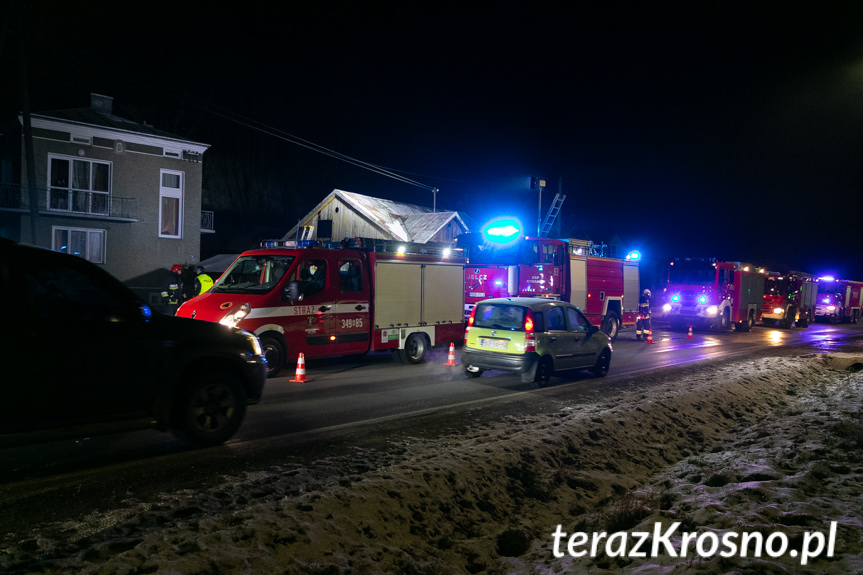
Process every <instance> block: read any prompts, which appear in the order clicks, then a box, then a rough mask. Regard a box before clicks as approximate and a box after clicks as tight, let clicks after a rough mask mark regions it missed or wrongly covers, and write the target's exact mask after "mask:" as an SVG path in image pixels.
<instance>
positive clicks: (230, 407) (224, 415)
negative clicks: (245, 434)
mask: <svg viewBox="0 0 863 575" xmlns="http://www.w3.org/2000/svg"><path fill="white" fill-rule="evenodd" d="M173 413H174V417H173V425H172V431H173V432H174V435H176V436H177V438H178V439H180V440H181V441H183V442H185V443H188V444H190V445H194V446H197V447H209V446H212V445H219V444H220V443H224V442H225V441H227V440H228V439H230V438H231V437H232V436H233V435H234V433H236V431H237V429H239V427H240V424H241V423H242V422H243V418H244V417H245V416H246V396H245V393H243V388H242V386H241V385H239V384H238V383H237V382H236V381H235V380H234V378H233V377H231V376H230V375H229V374H209V375H204V376H202V377H201V378H200V379H199V380H198V381H196V382H195V383H194V384H192V385H191V386H189V387H188V388H187V389H185V390H184V391H182V392H181V393H180V394H179V395H178V396H177V399H176V401H175V403H174V409H173Z"/></svg>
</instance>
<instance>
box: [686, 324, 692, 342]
mask: <svg viewBox="0 0 863 575" xmlns="http://www.w3.org/2000/svg"><path fill="white" fill-rule="evenodd" d="M686 337H688V338H689V339H692V326H689V335H687V336H686Z"/></svg>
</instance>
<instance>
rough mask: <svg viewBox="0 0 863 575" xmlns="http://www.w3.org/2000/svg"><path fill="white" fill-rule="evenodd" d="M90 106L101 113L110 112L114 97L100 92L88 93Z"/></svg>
mask: <svg viewBox="0 0 863 575" xmlns="http://www.w3.org/2000/svg"><path fill="white" fill-rule="evenodd" d="M90 107H91V108H92V109H93V110H95V111H97V112H101V113H103V114H109V115H110V114H111V113H112V112H113V108H114V98H112V97H111V96H103V95H101V94H92V93H91V94H90Z"/></svg>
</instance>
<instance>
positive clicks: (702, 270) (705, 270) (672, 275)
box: [662, 258, 764, 331]
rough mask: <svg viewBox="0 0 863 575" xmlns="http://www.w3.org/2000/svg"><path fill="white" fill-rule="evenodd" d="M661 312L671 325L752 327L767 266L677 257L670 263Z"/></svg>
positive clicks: (761, 294) (759, 315)
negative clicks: (761, 267)
mask: <svg viewBox="0 0 863 575" xmlns="http://www.w3.org/2000/svg"><path fill="white" fill-rule="evenodd" d="M664 299H665V303H664V304H663V306H662V315H663V316H664V317H665V318H666V319H667V320H669V321H670V322H671V327H672V329H686V328H687V327H689V326H695V325H698V326H706V327H711V328H716V329H719V330H727V329H730V327H731V326H732V325H733V326H734V327H735V328H736V329H738V330H740V331H749V330H751V329H752V326H754V325H755V322H756V321H757V320H758V318H759V317H761V310H762V305H763V302H764V270H763V269H760V268H756V267H755V266H752V265H748V264H742V263H740V262H721V261H716V260H715V259H711V258H678V259H676V260H674V261H673V262H671V265H670V266H669V267H668V284H667V285H666V287H665V288H664Z"/></svg>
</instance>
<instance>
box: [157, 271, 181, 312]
mask: <svg viewBox="0 0 863 575" xmlns="http://www.w3.org/2000/svg"><path fill="white" fill-rule="evenodd" d="M162 303H163V304H165V305H167V306H168V312H169V313H170V314H171V315H175V314H176V313H177V308H178V307H180V304H181V303H183V266H181V265H180V264H174V265H172V266H171V272H170V273H169V274H168V277H166V278H165V281H164V283H163V284H162Z"/></svg>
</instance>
